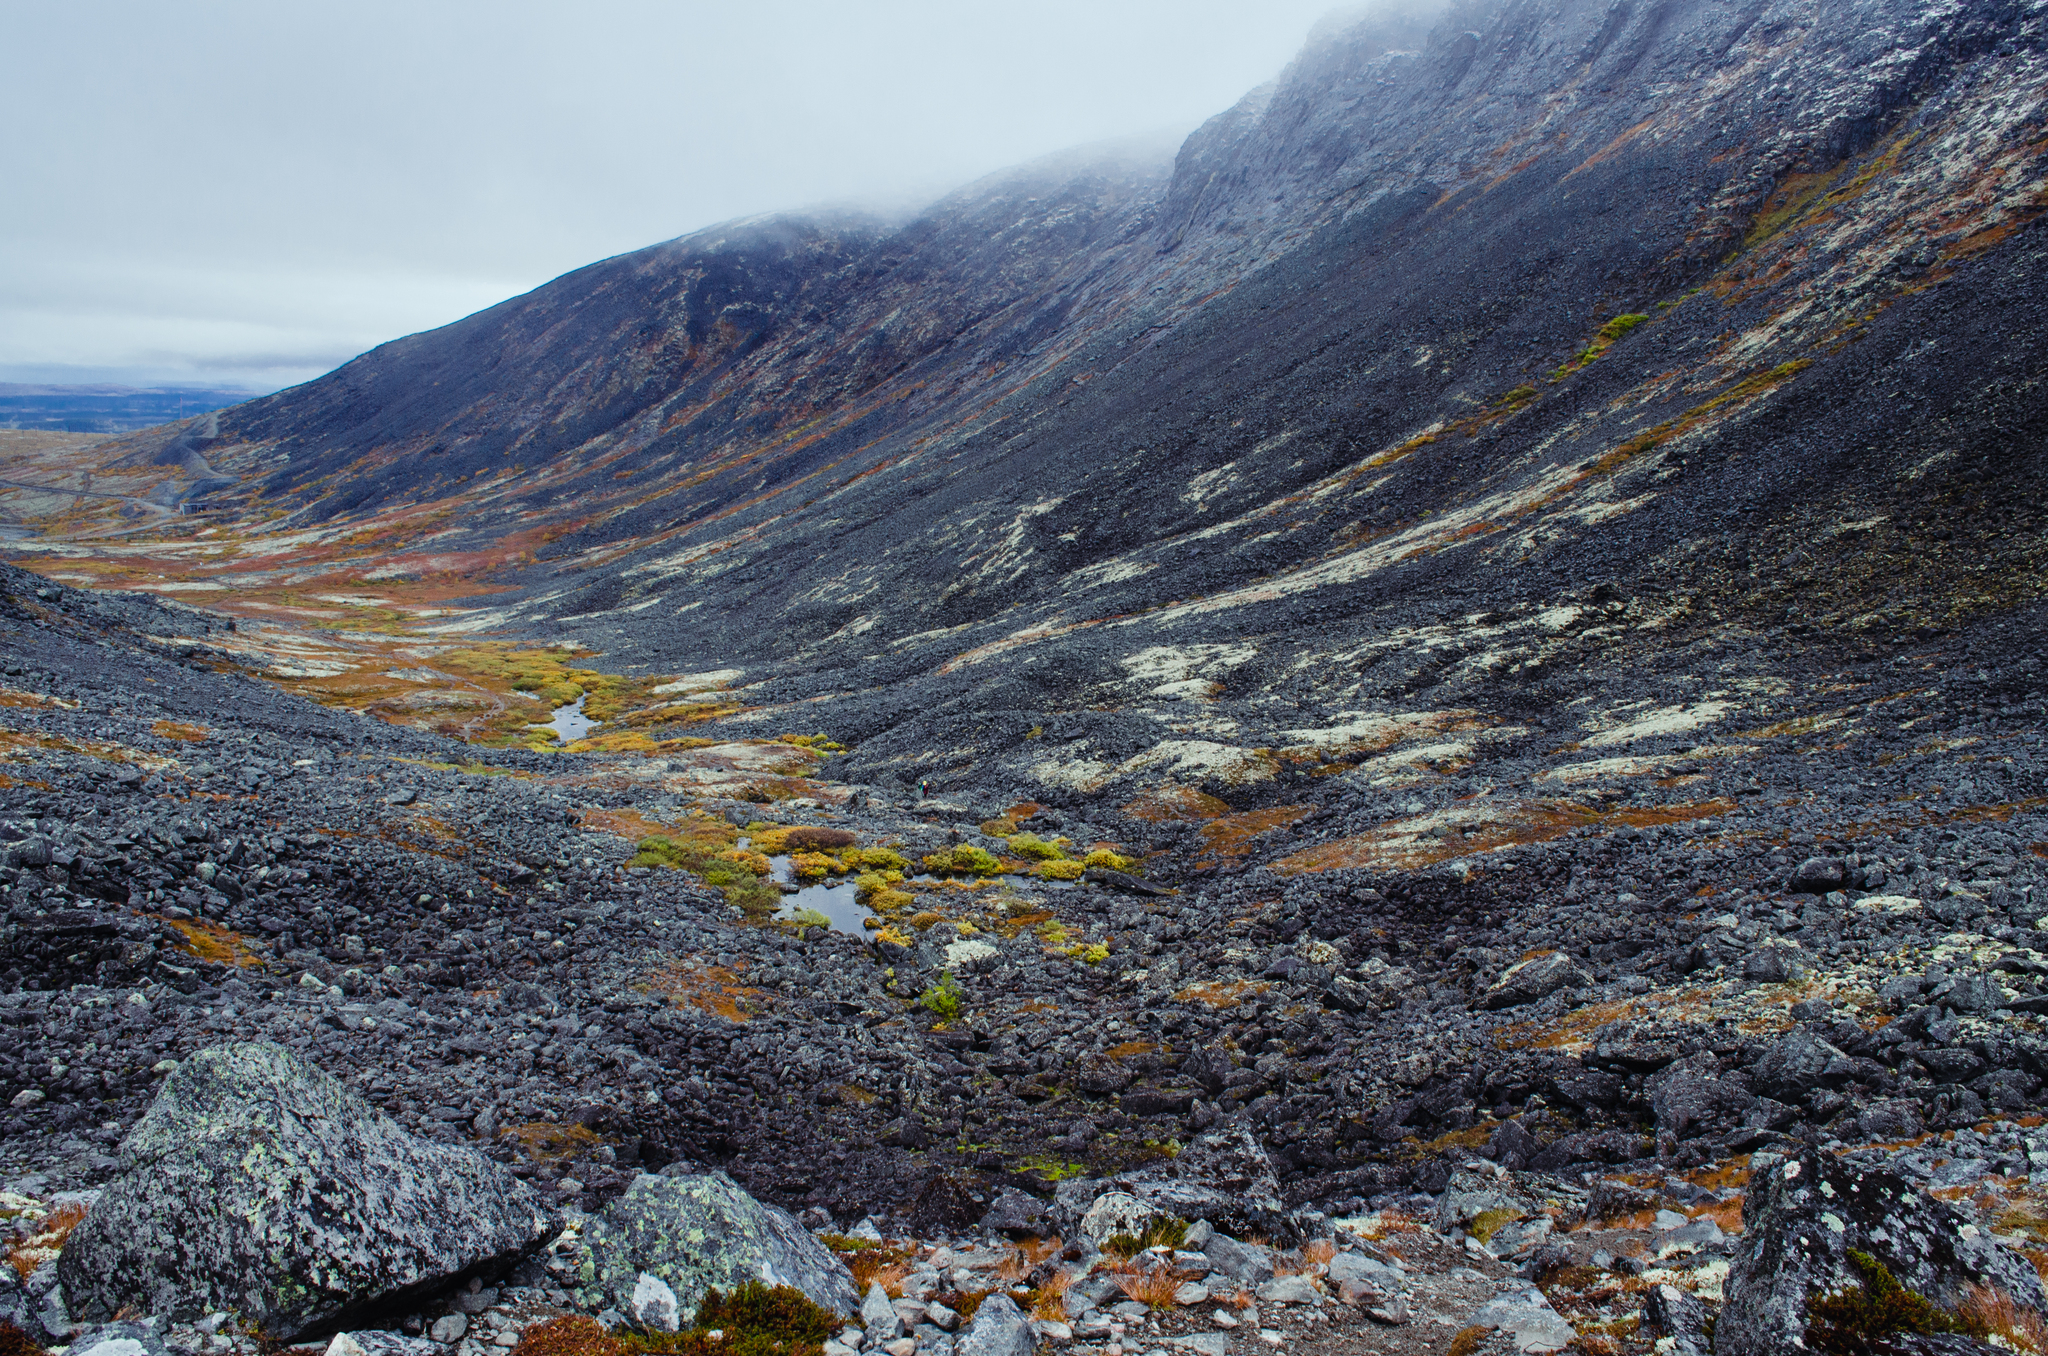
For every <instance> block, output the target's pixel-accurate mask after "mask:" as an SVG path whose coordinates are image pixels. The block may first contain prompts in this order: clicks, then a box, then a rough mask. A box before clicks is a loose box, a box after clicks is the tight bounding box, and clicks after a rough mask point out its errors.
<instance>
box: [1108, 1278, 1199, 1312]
mask: <svg viewBox="0 0 2048 1356" xmlns="http://www.w3.org/2000/svg"><path fill="white" fill-rule="evenodd" d="M1111 1279H1112V1280H1114V1281H1115V1282H1116V1288H1117V1289H1119V1290H1121V1291H1123V1292H1124V1296H1125V1298H1127V1299H1132V1300H1136V1301H1137V1302H1138V1303H1139V1304H1142V1305H1144V1306H1145V1307H1146V1308H1147V1309H1150V1310H1151V1311H1152V1312H1154V1313H1164V1312H1166V1311H1167V1310H1169V1309H1171V1308H1173V1297H1174V1294H1175V1292H1177V1291H1178V1290H1179V1289H1180V1288H1181V1286H1183V1285H1185V1284H1186V1283H1187V1280H1188V1278H1187V1276H1186V1275H1185V1274H1184V1273H1182V1272H1178V1271H1175V1270H1174V1269H1173V1268H1171V1267H1157V1268H1154V1269H1152V1270H1149V1271H1123V1270H1118V1271H1116V1272H1115V1273H1114V1274H1113V1275H1112V1276H1111Z"/></svg>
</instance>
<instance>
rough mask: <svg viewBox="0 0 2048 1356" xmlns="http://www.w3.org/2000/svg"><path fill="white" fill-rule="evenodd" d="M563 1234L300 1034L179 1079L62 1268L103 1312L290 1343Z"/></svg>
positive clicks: (512, 1187) (497, 1264)
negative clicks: (219, 1320)
mask: <svg viewBox="0 0 2048 1356" xmlns="http://www.w3.org/2000/svg"><path fill="white" fill-rule="evenodd" d="M560 1229H561V1220H560V1218H559V1217H558V1216H556V1214H555V1213H554V1212H553V1211H552V1210H551V1209H549V1208H548V1207H547V1206H545V1205H544V1204H542V1202H541V1200H540V1198H539V1197H538V1196H536V1195H535V1194H534V1192H533V1191H532V1190H531V1189H530V1188H528V1187H527V1186H526V1185H525V1184H524V1183H522V1182H521V1181H520V1180H519V1179H518V1178H516V1177H514V1176H512V1174H511V1173H509V1172H507V1171H506V1170H505V1169H504V1168H502V1167H500V1166H499V1165H497V1164H495V1163H492V1162H491V1161H490V1160H488V1159H486V1158H484V1157H483V1156H482V1155H481V1154H478V1153H476V1152H474V1151H472V1150H470V1149H466V1148H460V1147H457V1146H453V1145H442V1144H434V1143H430V1142H429V1141H426V1140H422V1139H416V1138H414V1137H413V1136H412V1135H410V1134H407V1133H406V1132H405V1130H404V1129H403V1128H401V1127H400V1126H399V1124H398V1123H397V1122H396V1121H394V1120H392V1119H391V1118H390V1117H389V1116H386V1115H385V1114H384V1113H383V1112H381V1111H379V1110H377V1109H376V1108H375V1107H373V1106H371V1105H370V1104H369V1103H368V1102H367V1101H365V1100H363V1099H362V1098H361V1097H360V1096H358V1095H357V1094H356V1093H354V1092H352V1091H351V1090H349V1089H348V1088H345V1087H343V1086H342V1085H341V1084H340V1083H339V1082H337V1081H335V1080H334V1079H333V1078H331V1077H329V1076H328V1075H327V1074H325V1073H322V1072H321V1071H320V1070H319V1069H316V1068H314V1067H313V1066H312V1065H310V1064H308V1063H306V1062H305V1061H304V1060H302V1059H301V1058H299V1057H298V1056H297V1055H295V1054H293V1053H292V1052H291V1051H289V1050H287V1049H285V1048H284V1047H283V1046H279V1045H272V1044H267V1043H251V1044H239V1045H225V1046H218V1047H215V1048H214V1049H211V1050H202V1051H200V1052H199V1053H198V1054H195V1055H193V1056H192V1057H191V1058H190V1059H188V1060H186V1061H185V1062H184V1063H183V1064H182V1065H180V1066H179V1067H178V1069H177V1071H176V1072H175V1073H173V1074H171V1076H170V1077H169V1078H167V1079H165V1081H164V1085H163V1088H162V1090H161V1091H160V1092H159V1093H158V1094H157V1099H156V1102H155V1103H154V1104H153V1105H152V1106H151V1107H150V1109H149V1112H148V1114H147V1115H145V1116H144V1117H143V1118H142V1119H141V1120H140V1121H139V1122H137V1123H136V1126H135V1128H134V1130H132V1131H131V1132H129V1135H128V1138H127V1139H126V1140H124V1141H123V1142H122V1144H121V1151H120V1169H119V1175H118V1176H116V1177H115V1179H114V1180H113V1181H112V1182H110V1183H109V1184H108V1186H107V1188H106V1190H105V1191H104V1192H102V1194H101V1195H100V1198H99V1200H98V1201H97V1202H96V1203H95V1204H94V1205H93V1208H92V1211H91V1213H90V1214H88V1215H87V1216H86V1217H85V1219H84V1220H83V1221H82V1222H81V1223H80V1224H79V1225H78V1227H77V1228H76V1229H75V1230H73V1231H72V1234H71V1237H70V1239H69V1241H68V1242H67V1243H66V1244H65V1247H64V1251H63V1253H62V1255H61V1256H60V1258H59V1259H58V1264H57V1270H58V1278H59V1280H61V1281H62V1283H63V1287H64V1294H65V1296H66V1298H67V1300H68V1302H69V1303H70V1306H71V1309H72V1312H73V1314H74V1315H75V1316H76V1317H78V1318H81V1319H84V1320H87V1321H92V1322H100V1321H105V1320H109V1319H112V1318H113V1317H114V1315H115V1314H116V1313H118V1312H121V1311H122V1310H129V1311H132V1312H142V1313H149V1314H156V1315H160V1316H167V1317H173V1318H185V1317H198V1316H200V1315H202V1314H207V1313H213V1312H217V1311H221V1310H226V1311H228V1312H230V1313H236V1314H239V1315H241V1316H242V1317H243V1318H245V1319H247V1320H249V1321H250V1322H253V1323H256V1324H260V1325H261V1326H262V1327H263V1328H264V1329H265V1330H267V1331H268V1332H269V1333H271V1334H272V1335H274V1336H277V1337H280V1338H285V1339H290V1338H293V1337H295V1336H297V1335H298V1334H300V1333H302V1332H305V1331H307V1330H308V1329H312V1328H330V1329H331V1328H334V1327H340V1326H346V1325H347V1322H348V1320H349V1319H350V1318H351V1317H353V1316H355V1315H357V1314H360V1313H363V1312H366V1311H368V1310H371V1309H374V1308H380V1307H383V1306H387V1305H393V1304H397V1303H401V1302H403V1301H405V1300H406V1299H408V1298H410V1297H412V1296H415V1295H418V1294H421V1293H423V1292H425V1291H429V1290H433V1289H437V1288H439V1287H441V1286H444V1285H447V1284H448V1283H450V1282H452V1281H455V1280H458V1279H461V1278H463V1277H465V1276H470V1275H475V1274H480V1273H484V1272H490V1271H497V1270H502V1269H503V1268H505V1267H509V1266H510V1265H512V1264H513V1263H514V1262H516V1261H517V1260H519V1259H520V1258H521V1257H523V1256H525V1255H526V1254H527V1253H529V1252H531V1251H533V1250H534V1249H536V1248H538V1247H539V1246H540V1245H541V1244H543V1243H545V1242H546V1241H547V1240H548V1239H550V1238H552V1237H553V1236H554V1235H555V1234H556V1233H557V1232H559V1231H560Z"/></svg>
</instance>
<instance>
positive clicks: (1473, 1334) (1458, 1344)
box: [1446, 1324, 1493, 1356]
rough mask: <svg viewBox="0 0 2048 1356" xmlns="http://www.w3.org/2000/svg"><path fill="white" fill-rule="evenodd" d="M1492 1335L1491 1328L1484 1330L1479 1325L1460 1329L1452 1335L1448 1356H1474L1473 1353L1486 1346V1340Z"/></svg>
mask: <svg viewBox="0 0 2048 1356" xmlns="http://www.w3.org/2000/svg"><path fill="white" fill-rule="evenodd" d="M1492 1335H1493V1330H1492V1329H1491V1328H1482V1327H1480V1326H1478V1325H1477V1324H1473V1325H1472V1326H1470V1327H1464V1328H1460V1329H1458V1331H1457V1332H1456V1333H1455V1334H1453V1335H1452V1337H1451V1345H1450V1347H1449V1349H1448V1351H1447V1352H1446V1356H1472V1353H1473V1352H1475V1351H1478V1350H1479V1349H1480V1348H1481V1347H1483V1346H1485V1345H1486V1339H1487V1338H1488V1337H1491V1336H1492Z"/></svg>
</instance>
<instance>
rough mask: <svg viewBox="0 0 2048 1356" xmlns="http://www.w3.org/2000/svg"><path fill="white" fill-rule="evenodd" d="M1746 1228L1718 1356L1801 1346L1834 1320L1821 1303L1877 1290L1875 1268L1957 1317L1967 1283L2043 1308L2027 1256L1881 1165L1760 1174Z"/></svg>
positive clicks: (1765, 1169) (1793, 1167)
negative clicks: (1814, 1331)
mask: <svg viewBox="0 0 2048 1356" xmlns="http://www.w3.org/2000/svg"><path fill="white" fill-rule="evenodd" d="M1742 1224H1743V1233H1742V1243H1741V1246H1740V1248H1739V1249H1738V1250H1737V1252H1736V1254H1735V1258H1734V1266H1733V1269H1732V1270H1731V1271H1730V1272H1729V1274H1728V1279H1727V1282H1726V1284H1725V1292H1726V1296H1727V1299H1726V1302H1725V1303H1724V1304H1723V1305H1722V1308H1721V1314H1720V1317H1719V1318H1718V1319H1717V1320H1716V1323H1715V1327H1714V1351H1715V1353H1716V1356H1766V1353H1770V1354H1771V1356H1775V1353H1778V1352H1785V1351H1797V1350H1800V1349H1801V1348H1802V1347H1803V1346H1806V1345H1807V1333H1808V1330H1809V1327H1811V1326H1812V1325H1814V1324H1815V1323H1816V1322H1820V1321H1823V1320H1826V1319H1828V1318H1829V1317H1830V1315H1829V1313H1828V1306H1827V1305H1826V1304H1824V1303H1822V1304H1821V1307H1820V1309H1819V1310H1818V1311H1816V1307H1815V1306H1816V1304H1817V1303H1820V1302H1821V1301H1823V1298H1824V1297H1827V1296H1838V1295H1839V1294H1840V1292H1842V1291H1844V1290H1849V1291H1855V1290H1857V1289H1858V1288H1859V1287H1860V1288H1861V1289H1862V1290H1866V1291H1867V1290H1870V1289H1871V1287H1870V1280H1871V1271H1870V1266H1871V1265H1872V1264H1875V1265H1876V1266H1880V1267H1882V1268H1883V1270H1884V1272H1885V1274H1886V1276H1887V1278H1895V1282H1894V1280H1893V1279H1888V1280H1887V1281H1886V1283H1885V1285H1886V1287H1887V1288H1889V1287H1891V1286H1892V1285H1893V1284H1894V1283H1895V1284H1896V1287H1897V1288H1898V1289H1899V1290H1901V1291H1904V1292H1910V1293H1911V1294H1912V1295H1913V1296H1917V1297H1920V1299H1921V1300H1922V1301H1924V1302H1925V1303H1926V1304H1928V1305H1931V1306H1933V1307H1934V1308H1936V1309H1942V1310H1954V1309H1955V1308H1956V1307H1957V1306H1958V1305H1959V1304H1961V1303H1962V1302H1963V1300H1964V1299H1965V1298H1966V1297H1967V1295H1968V1291H1969V1288H1970V1287H1972V1286H1979V1287H1983V1288H1985V1289H1987V1290H1994V1291H2002V1292H2004V1293H2005V1294H2007V1295H2009V1296H2011V1297H2012V1299H2013V1301H2014V1302H2015V1303H2017V1304H2019V1305H2021V1306H2022V1307H2025V1308H2029V1309H2038V1308H2040V1307H2041V1305H2042V1304H2043V1302H2044V1299H2043V1295H2042V1289H2041V1280H2040V1277H2039V1276H2037V1275H2036V1274H2035V1272H2034V1268H2033V1267H2032V1266H2031V1265H2029V1263H2028V1262H2027V1260H2026V1258H2024V1257H2023V1256H2021V1255H2020V1254H2019V1253H2017V1252H2014V1251H2013V1250H2011V1249H2009V1248H2006V1247H2004V1246H2002V1245H2001V1244H1999V1243H1998V1242H1996V1241H1995V1240H1994V1239H1992V1238H1990V1237H1989V1236H1988V1235H1986V1234H1985V1233H1984V1232H1983V1231H1982V1230H1981V1229H1980V1228H1979V1227H1978V1225H1977V1223H1976V1221H1975V1220H1974V1218H1972V1217H1971V1216H1970V1215H1969V1214H1966V1213H1965V1212H1963V1211H1961V1210H1958V1209H1957V1208H1956V1207H1954V1206H1952V1205H1950V1204H1948V1203H1947V1202H1946V1201H1941V1200H1937V1199H1936V1198H1934V1197H1933V1196H1930V1195H1928V1194H1927V1193H1926V1192H1924V1191H1922V1190H1920V1189H1919V1188H1918V1187H1916V1186H1914V1185H1913V1184H1912V1183H1911V1182H1909V1181H1907V1180H1906V1179H1905V1178H1904V1177H1902V1176H1900V1175H1899V1174H1897V1173H1893V1172H1888V1171H1885V1170H1884V1169H1883V1168H1882V1167H1880V1166H1875V1165H1871V1164H1867V1163H1857V1162H1854V1161H1850V1160H1844V1159H1838V1158H1836V1157H1835V1156H1834V1155H1832V1154H1827V1153H1819V1152H1815V1151H1813V1150H1808V1151H1806V1152H1804V1153H1802V1154H1800V1155H1799V1156H1798V1157H1797V1158H1793V1159H1791V1160H1789V1161H1782V1162H1778V1163H1771V1164H1768V1165H1765V1166H1761V1167H1759V1168H1757V1169H1756V1171H1754V1172H1753V1173H1752V1174H1751V1177H1750V1183H1749V1191H1748V1194H1747V1195H1746V1196H1745V1197H1744V1198H1743V1203H1742ZM1851 1254H1856V1255H1857V1258H1852V1256H1851ZM1858 1259H1861V1260H1862V1262H1863V1264H1862V1265H1858ZM1872 1298H1873V1300H1877V1299H1882V1298H1883V1296H1878V1295H1873V1296H1872Z"/></svg>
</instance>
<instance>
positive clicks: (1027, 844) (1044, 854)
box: [1010, 833, 1060, 862]
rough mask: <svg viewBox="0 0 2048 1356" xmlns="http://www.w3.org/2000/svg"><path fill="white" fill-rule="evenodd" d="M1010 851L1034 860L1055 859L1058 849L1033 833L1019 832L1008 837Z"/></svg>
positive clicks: (1058, 853)
mask: <svg viewBox="0 0 2048 1356" xmlns="http://www.w3.org/2000/svg"><path fill="white" fill-rule="evenodd" d="M1010 851H1012V852H1014V853H1016V854H1017V855H1018V856H1019V857H1028V858H1030V859H1031V860H1032V861H1034V862H1050V861H1054V860H1057V859H1058V857H1059V856H1060V850H1059V849H1058V848H1056V847H1054V846H1053V845H1052V844H1051V843H1048V842H1046V841H1045V840H1044V839H1042V838H1040V837H1039V836H1038V835H1037V834H1034V833H1020V834H1017V835H1016V836H1015V837H1013V838H1011V839H1010Z"/></svg>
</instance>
